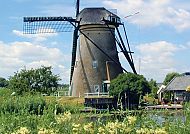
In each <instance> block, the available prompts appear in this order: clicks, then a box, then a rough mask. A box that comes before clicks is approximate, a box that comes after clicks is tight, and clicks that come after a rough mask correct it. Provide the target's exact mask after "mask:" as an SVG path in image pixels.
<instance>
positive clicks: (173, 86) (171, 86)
mask: <svg viewBox="0 0 190 134" xmlns="http://www.w3.org/2000/svg"><path fill="white" fill-rule="evenodd" d="M188 86H190V75H187V74H183V75H181V76H177V77H175V78H174V79H173V80H171V81H170V83H168V85H167V86H166V88H165V90H167V91H176V90H181V91H185V90H186V89H187V87H188Z"/></svg>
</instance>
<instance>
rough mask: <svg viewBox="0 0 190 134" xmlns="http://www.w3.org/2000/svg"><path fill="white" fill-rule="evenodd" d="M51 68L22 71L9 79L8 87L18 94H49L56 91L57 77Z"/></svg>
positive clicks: (43, 67)
mask: <svg viewBox="0 0 190 134" xmlns="http://www.w3.org/2000/svg"><path fill="white" fill-rule="evenodd" d="M51 69H52V67H45V66H42V67H40V68H37V69H30V70H26V69H22V70H21V71H20V72H16V73H15V74H14V76H12V77H10V80H9V87H10V88H11V89H13V90H14V91H15V92H17V93H18V94H22V93H23V92H33V93H35V92H40V93H46V94H50V93H52V92H54V91H56V90H57V87H58V81H59V80H60V78H59V76H58V75H54V74H53V73H52V71H51Z"/></svg>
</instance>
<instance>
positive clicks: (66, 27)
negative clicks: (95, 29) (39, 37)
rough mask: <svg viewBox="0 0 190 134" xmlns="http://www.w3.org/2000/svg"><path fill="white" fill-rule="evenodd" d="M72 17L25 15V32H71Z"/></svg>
mask: <svg viewBox="0 0 190 134" xmlns="http://www.w3.org/2000/svg"><path fill="white" fill-rule="evenodd" d="M70 22H75V19H73V18H72V17H24V27H23V32H24V34H38V33H57V32H71V31H73V26H72V25H71V23H70Z"/></svg>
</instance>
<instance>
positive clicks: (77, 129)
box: [72, 123, 81, 134]
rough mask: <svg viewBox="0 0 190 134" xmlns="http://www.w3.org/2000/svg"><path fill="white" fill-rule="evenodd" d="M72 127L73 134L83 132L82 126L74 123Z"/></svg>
mask: <svg viewBox="0 0 190 134" xmlns="http://www.w3.org/2000/svg"><path fill="white" fill-rule="evenodd" d="M72 126H73V132H74V133H75V134H77V133H79V132H80V131H81V125H80V124H75V123H73V124H72Z"/></svg>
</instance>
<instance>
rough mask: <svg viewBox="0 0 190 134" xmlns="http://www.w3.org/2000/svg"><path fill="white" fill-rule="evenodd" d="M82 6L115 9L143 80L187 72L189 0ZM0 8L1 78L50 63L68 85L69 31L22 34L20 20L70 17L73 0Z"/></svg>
mask: <svg viewBox="0 0 190 134" xmlns="http://www.w3.org/2000/svg"><path fill="white" fill-rule="evenodd" d="M85 7H105V8H107V9H117V14H118V16H120V17H121V19H122V22H124V23H125V26H126V29H127V33H128V38H129V42H130V45H131V48H132V50H133V51H134V52H135V53H134V55H133V56H134V61H135V66H136V68H137V71H138V72H139V70H140V73H141V74H143V75H144V76H145V77H146V78H147V79H151V78H153V79H155V80H157V82H162V81H163V79H164V77H165V75H166V74H167V73H169V72H174V71H175V72H179V73H183V72H187V71H190V68H189V67H190V62H189V58H190V53H189V50H190V38H189V35H190V1H187V0H180V1H179V0H91V1H88V0H81V9H83V8H85ZM0 9H1V12H0V16H1V19H0V32H1V33H0V63H1V64H0V76H1V77H5V78H8V77H9V76H11V75H13V74H14V72H16V71H18V70H19V69H21V68H23V67H26V68H28V69H29V68H36V67H39V66H41V65H47V66H50V65H51V66H52V67H53V71H54V73H56V74H59V75H60V76H61V78H62V82H63V83H68V82H69V73H70V59H71V44H72V38H71V37H72V33H56V34H42V35H39V34H38V35H23V34H22V27H23V22H22V21H23V17H24V16H72V17H74V13H75V12H74V10H75V0H7V1H1V5H0ZM136 12H139V14H136V15H134V16H131V17H128V18H125V16H128V15H131V14H134V13H136ZM119 56H120V61H121V63H122V65H123V66H124V67H125V68H127V69H128V70H129V71H131V70H130V68H129V67H128V64H127V62H126V61H125V59H124V57H123V56H122V55H121V54H119ZM139 67H140V68H139Z"/></svg>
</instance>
